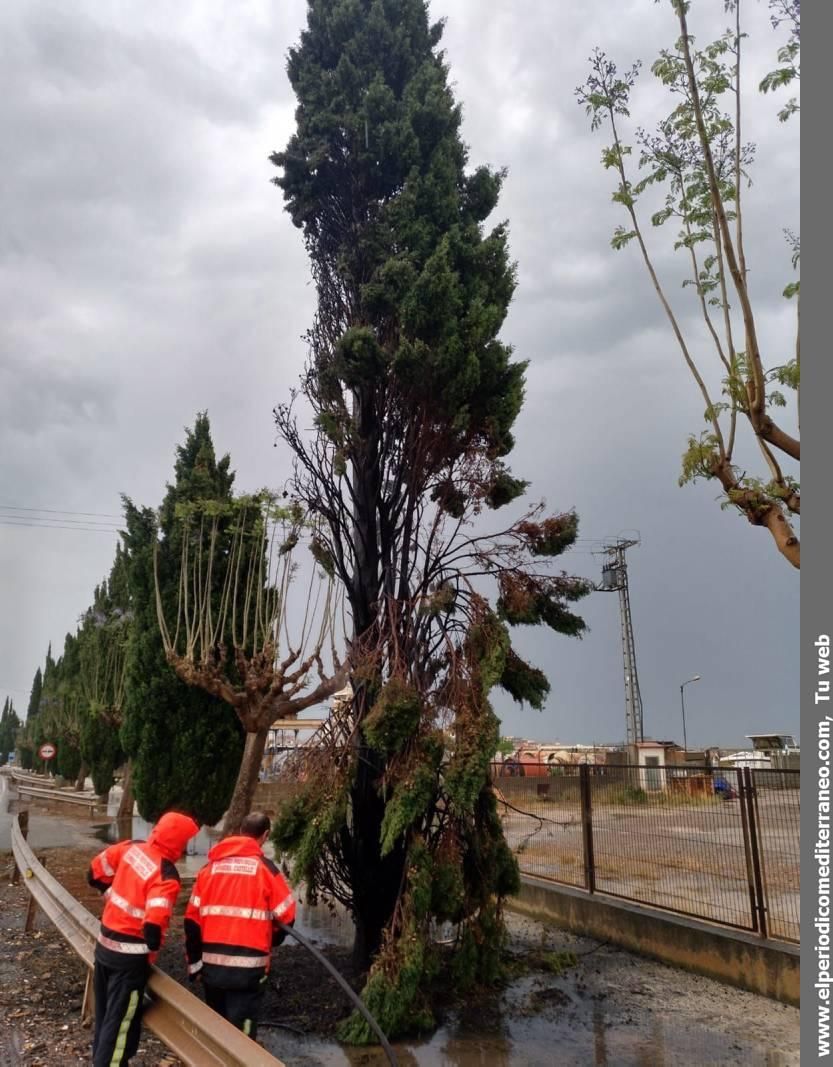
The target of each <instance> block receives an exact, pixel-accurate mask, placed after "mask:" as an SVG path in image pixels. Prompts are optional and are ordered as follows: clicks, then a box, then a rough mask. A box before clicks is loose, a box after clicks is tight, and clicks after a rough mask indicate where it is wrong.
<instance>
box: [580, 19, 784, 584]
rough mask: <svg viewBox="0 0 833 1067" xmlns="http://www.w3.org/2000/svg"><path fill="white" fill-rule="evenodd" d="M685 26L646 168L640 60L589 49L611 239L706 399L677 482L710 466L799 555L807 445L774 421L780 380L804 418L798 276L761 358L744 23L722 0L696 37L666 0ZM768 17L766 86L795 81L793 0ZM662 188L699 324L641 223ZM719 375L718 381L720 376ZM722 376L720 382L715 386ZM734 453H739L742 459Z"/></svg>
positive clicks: (655, 216) (778, 541)
mask: <svg viewBox="0 0 833 1067" xmlns="http://www.w3.org/2000/svg"><path fill="white" fill-rule="evenodd" d="M670 3H671V7H672V9H673V12H674V16H675V18H676V22H677V27H678V30H679V37H678V39H677V41H676V44H675V45H674V47H673V48H670V49H664V50H663V51H662V52H661V53H660V56H659V58H658V59H657V60H656V62H655V63H654V64H653V66H652V68H651V69H652V71H653V73H654V75H655V76H656V77H657V79H658V80H659V81H660V83H661V84H662V85H663V87H664V88H665V89H666V91H667V92H668V94H669V96H670V97H671V100H672V101H673V109H672V111H671V112H670V114H669V115H668V116H667V117H666V118H664V119H663V120H662V121H661V122H660V123H659V124H658V127H657V129H656V131H655V132H653V133H649V132H647V131H646V130H644V129H641V128H640V129H637V130H636V133H635V137H636V142H637V145H638V149H639V156H638V170H639V172H640V174H641V176H640V177H638V178H637V177H635V176H634V174H633V169H632V163H631V159H632V153H633V149H632V146H631V145H630V144H628V143H627V140H626V134H625V131H624V126H625V123H626V120H627V119H628V118H629V117H630V103H631V93H632V90H633V87H634V84H635V82H636V79H637V76H638V73H639V67H640V64H639V63H636V64H635V65H634V66H633V67H631V68H630V69H629V70H627V71H625V72H620V71H619V70H618V68H617V66H616V64H615V63H614V62H613V61H612V60H611V59H609V58H608V56H607V55H606V54H605V53H604V52H603V51H601V50H599V49H596V50H595V51H594V53H593V55H592V56H591V59H590V67H591V69H590V74H589V76H588V78H587V81H586V82H585V83H584V85H582V86H580V87H579V88H578V89H577V90H576V94H577V99H578V103H579V104H581V105H582V106H583V107H585V109H586V111H587V113H588V115H589V116H590V119H591V128H592V129H594V130H596V129H599V128H600V127H602V126H604V127H606V128H607V129H608V130H609V132H610V134H611V136H612V143H611V144H610V146H609V147H607V148H605V149H604V151H603V153H602V162H603V165H604V166H605V168H606V169H609V170H612V171H613V172H614V173H615V174H616V176H617V179H618V184H617V188H616V191H615V192H614V194H613V200H614V202H616V203H617V204H619V205H620V206H621V207H622V209H623V210H624V211H625V212H626V214H627V216H628V222H627V224H626V225H624V226H618V227H617V228H616V230H615V232H614V235H613V239H612V242H611V243H612V245H613V248H614V249H622V248H625V247H626V246H628V245H630V244H631V242H634V241H635V242H636V245H637V246H638V248H639V253H640V257H641V259H642V262H643V264H644V266H645V269H646V271H647V273H648V275H649V277H650V280H651V283H652V285H653V287H654V290H655V292H656V294H657V296H658V298H659V301H660V304H661V306H662V308H663V311H664V313H665V316H666V318H667V319H668V321H669V323H670V326H671V329H672V331H673V333H674V337H675V339H676V342H677V345H678V347H679V349H680V351H681V353H682V356H683V360H684V362H685V364H686V366H687V368H688V370H689V372H690V374H691V376H692V377H693V379H694V381H695V383H696V386H697V389H698V390H699V393H700V396H701V397H702V401H703V405H704V417H705V421H706V423H707V427H708V428H707V429H706V430H705V431H704V432H703V433H701V434H695V435H691V436H690V437H689V439H688V447H687V450H686V452H685V454H684V455H683V462H682V474H681V477H680V484H681V485H683V484H685V483H686V482H693V481H696V480H697V479H701V478H702V479H706V480H709V481H715V482H717V483H718V484H719V485H720V487H721V490H722V498H723V502H724V506H726V507H729V508H733V509H736V510H737V511H738V512H739V513H740V514H741V515H743V516H744V517H745V518H746V519H747V520H748V521H749V522H750V523H751V524H752V525H753V526H758V527H763V528H765V529H767V530H768V531H769V533H770V534H771V536H772V538H773V540H774V543H775V545H776V547H777V549H778V551H779V552H781V554H782V555H783V556H784V557H785V559H787V561H788V562H789V563H790V564H792V566H794V567H796V568H798V567H799V566H800V544H799V539H798V536H797V534H796V530H795V521H796V519H797V517H798V516H799V514H800V511H801V495H800V488H799V483H798V481H797V477H796V473H797V464H798V462H799V460H800V456H801V448H800V442H799V437H798V433H797V431H793V429H792V428H791V426H790V423H789V420H788V421H787V422H786V423H784V422H782V421H780V417H779V421H776V418H775V411H776V409H783V408H785V407H786V406H787V400H786V396H785V393H784V392H782V391H781V390H782V389H783V390H786V391H787V392H789V391H792V392H793V393H794V394H795V413H796V424H797V423H798V410H799V390H800V344H799V316H798V301H799V283H798V282H797V281H796V282H793V283H790V284H789V285H788V286H787V287H786V288H785V289H784V296H785V297H787V298H794V299H795V302H796V340H795V350H794V352H793V353H784V354H782V355H781V356H780V358H778V359H777V362H775V363H774V365H773V364H770V365H767V363H766V362H765V353H766V347H767V346H766V341H765V339H762V338H761V336H760V331H759V326H760V318H761V317H760V315H756V312H755V309H754V306H753V297H752V292H751V289H750V285H749V268H748V266H747V261H746V245H745V240H744V220H745V214H746V211H747V206H746V200H745V198H742V192H743V188H744V183H745V180H746V178H747V170H748V168H749V166H750V165H751V163H752V161H753V156H754V145H752V144H749V143H747V142H745V141H744V139H743V119H744V110H743V109H744V100H745V99H746V97H745V93H746V89H745V85H744V82H743V79H742V73H743V68H742V57H743V49H744V40H745V36H746V35H745V33H744V32H743V30H742V25H741V0H727V2H726V3H725V5H724V6H725V9H726V11H727V12H729V13H731V14H732V15H733V25H732V26H730V27H729V28H728V29H727V30H726V32H725V33H724V34H723V35H722V36H721V37H720V38H719V39H718V40H716V41H714V42H712V43H710V44H707V45H705V46H704V47H702V48H701V47H698V46H697V43H696V40H695V38H694V36H693V35H692V34H691V31H690V28H689V11H690V8H691V4H690V3H688V2H684V0H670ZM770 10H771V12H772V20H771V21H772V23H773V26H774V27H775V28H776V29H778V28H779V27H781V26H782V25H784V24H786V25H787V28H788V33H789V40H788V43H787V45H786V46H784V48H782V49H781V50H780V51H779V57H778V58H779V63H781V66H780V67H779V68H778V69H777V70H775V71H773V72H772V73H770V74H769V75H768V76H767V77H766V78H765V79H764V80H763V82H762V83H761V85H760V89H761V90H762V91H765V92H766V91H770V90H773V89H776V88H778V87H779V86H783V85H788V84H790V83H792V82H793V81H795V80H797V79H798V78H799V38H800V3H799V0H770ZM797 111H798V105H797V103H796V102H795V100H791V101H790V102H789V103H788V104H787V105H786V107H785V109H784V110H783V111H782V112H781V114H780V116H779V117H780V118H781V119H782V120H783V119H786V118H788V117H789V115H791V114H794V113H796V112H797ZM652 189H654V190H659V191H661V193H662V195H663V197H664V200H663V201H662V204H661V206H659V204H658V203H657V204H654V205H653V206H654V207H658V210H655V211H654V212H653V213H652V214H651V224H652V226H654V227H662V226H664V225H665V224H666V223H668V222H669V221H671V220H673V223H674V224H675V225H676V226H677V228H678V230H677V235H676V239H675V242H674V248H675V250H677V251H679V252H680V254H681V255H682V256H683V257H684V260H685V262H686V264H687V270H686V276H685V279H684V281H683V285H684V286H686V287H689V288H690V289H691V292H692V293H693V296H694V299H695V301H696V306H697V309H698V314H699V317H700V320H701V325H702V333H701V334H697V333H696V331H695V330H694V328H693V327H691V326H690V324H689V323H687V322H686V321H685V319H683V318H681V317H680V315H679V314H678V313H677V312H676V311H675V310H674V308H673V306H672V303H673V302H672V299H671V297H670V295H669V291H668V289H667V286H666V284H665V283H664V282H663V280H662V279H661V277H660V272H659V270H658V269H657V266H656V258H655V254H654V253H653V252H652V251H651V250H650V249H649V235H648V232H647V231H646V228H645V225H644V211H643V209H644V202H645V198H646V196H647V195H648V194H649V191H650V190H652ZM787 237H788V240H789V242H790V244H791V246H792V263H793V268H794V269H795V268H797V266H798V261H799V245H798V240H797V238H795V237H794V236H793V235H792V234H791V233H789V232H788V233H787ZM703 340H705V344H706V346H707V347H709V348H710V349H711V351H712V354H713V356H714V358H715V360H716V363H715V364H714V365H713V367H714V372H713V371H712V368H710V367H708V366H706V365H704V362H703V359H702V357H701V355H700V353H701V350H702V342H703ZM716 380H719V383H720V384H719V386H715V384H714V383H715V381H716ZM718 388H719V393H718V392H717V389H718ZM744 429H746V430H747V431H748V435H749V439H750V440H751V441H753V442H754V443H755V444H754V447H755V448H756V449H757V451H758V453H759V458H760V460H761V461H762V463H763V466H764V470H765V473H763V474H760V475H754V474H751V473H749V472H748V470H747V469H746V467H745V463H746V462H747V459H746V455H745V453H744V452H743V447H744V433H743V431H744ZM739 453H740V458H739Z"/></svg>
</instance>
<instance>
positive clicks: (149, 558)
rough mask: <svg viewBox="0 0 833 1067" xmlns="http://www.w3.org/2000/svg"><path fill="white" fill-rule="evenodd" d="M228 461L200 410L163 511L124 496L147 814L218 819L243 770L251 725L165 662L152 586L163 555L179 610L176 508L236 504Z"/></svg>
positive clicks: (167, 586) (129, 669)
mask: <svg viewBox="0 0 833 1067" xmlns="http://www.w3.org/2000/svg"><path fill="white" fill-rule="evenodd" d="M230 464H231V461H230V459H229V457H228V456H227V455H226V456H223V457H222V458H221V459H219V460H218V459H217V458H216V455H215V452H214V445H213V443H212V440H211V428H210V423H209V419H208V416H207V414H205V413H202V414H200V415H198V416H197V419H196V422H195V424H194V427H193V429H191V430H187V431H186V437H185V442H184V444H183V445H181V446H179V447H178V448H177V452H176V463H175V478H174V482H173V484H170V485H168V488H167V493H166V495H165V499H164V501H163V503H162V506H161V509H160V512H159V515H158V516H157V514H156V513H155V512H154V511H153V510H152V509H150V508H140V507H137V506H135V505H134V504H133V503H132V502H131V501H130V500H128V499H125V501H124V507H125V519H126V526H127V529H126V532H125V535H124V541H125V547H126V550H127V557H128V565H127V573H128V582H129V587H130V599H131V609H132V612H133V620H132V635H131V640H130V645H129V649H128V655H127V666H126V677H125V695H124V709H123V714H124V723H123V725H122V728H121V741H122V745H123V748H124V750H125V752H126V753H127V754H128V755H129V756H130V758H131V760H132V763H133V788H134V790H135V795H136V801H137V804H138V807H139V812H140V814H141V815H142V816H143V817H144V818H146V819H148V820H151V821H152V820H155V819H157V818H158V817H159V815H160V814H161V813H162V812H164V811H165V810H166V809H168V808H172V807H175V808H177V809H178V810H181V811H186V812H189V813H191V814H193V815H194V817H195V818H196V819H198V820H199V821H201V822H204V823H209V824H212V825H213V824H214V823H216V822H217V821H218V820H219V818H220V817H221V816H222V814H223V812H224V811H225V810H226V807H227V805H228V802H229V799H230V797H231V793H232V790H233V788H234V782H235V779H236V777H237V771H238V768H239V766H240V759H241V755H242V750H243V731H242V729H241V727H240V724H239V723H238V721H237V720H236V718H235V717H234V716H233V715H231V714H230V712H229V709H228V706H227V705H226V704H225V703H224V702H223V701H222V700H220V699H218V698H217V697H214V696H210V695H208V694H206V693H204V692H201V691H199V690H198V689H195V688H193V687H191V686H188V685H186V684H185V682H182V681H181V680H180V679H179V678H178V677H177V676H176V674H175V672H174V670H173V669H172V667H171V666H170V665H169V664H168V662H167V659H166V656H165V648H164V645H163V642H162V636H161V634H160V631H159V624H158V619H157V605H156V590H155V584H154V557H156V568H157V573H158V579H159V585H160V589H161V597H162V601H163V604H164V606H165V610H166V611H169V612H172V613H173V614H174V615H175V613H176V602H177V596H178V589H179V581H180V569H179V568H180V561H181V555H182V543H181V536H182V535H181V529H180V524H179V522H178V521H177V518H176V510H177V507H178V506H180V505H182V504H185V503H187V502H189V501H197V500H215V501H229V500H231V497H232V485H233V481H234V474H233V472H232V471H231V470H230Z"/></svg>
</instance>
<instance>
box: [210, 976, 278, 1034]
mask: <svg viewBox="0 0 833 1067" xmlns="http://www.w3.org/2000/svg"><path fill="white" fill-rule="evenodd" d="M264 986H265V983H263V982H261V984H260V985H258V986H256V987H255V988H254V989H222V988H221V987H220V986H214V985H206V984H205V982H203V988H204V989H205V1002H206V1004H207V1005H208V1006H209V1008H211V1009H212V1010H213V1011H216V1012H217V1014H218V1015H222V1016H223V1018H224V1019H228V1021H229V1022H230V1023H231V1024H232V1026H236V1027H237V1029H238V1030H242V1031H243V1033H244V1034H248V1035H249V1037H250V1038H251V1039H252V1040H254V1039H255V1038H256V1037H257V1024H258V1020H259V1017H260V1009H261V1006H262V1004H263V993H264Z"/></svg>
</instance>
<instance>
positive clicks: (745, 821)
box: [494, 765, 799, 942]
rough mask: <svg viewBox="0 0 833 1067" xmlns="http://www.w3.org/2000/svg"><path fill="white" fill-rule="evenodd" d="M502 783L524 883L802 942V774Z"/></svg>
mask: <svg viewBox="0 0 833 1067" xmlns="http://www.w3.org/2000/svg"><path fill="white" fill-rule="evenodd" d="M495 770H496V772H497V771H498V767H497V766H496V768H495ZM494 785H495V788H496V790H497V793H498V798H499V802H500V803H499V808H500V810H501V814H502V816H503V822H504V830H505V833H506V836H507V839H508V841H509V844H510V846H511V847H512V848H513V850H514V851H515V853H516V854H517V857H518V862H519V864H520V867H521V870H522V871H523V872H524V873H526V874H534V875H537V876H539V877H541V878H549V879H551V880H553V881H556V882H562V883H565V884H567V885H572V886H578V887H580V888H584V889H587V890H588V891H589V892H591V893H606V894H609V895H611V896H617V897H623V898H625V899H627V900H633V901H638V902H641V903H645V904H651V905H654V906H658V907H662V908H666V909H668V910H671V911H676V912H680V913H682V914H685V915H692V916H696V917H698V918H702V919H708V920H710V921H712V922H719V923H723V924H725V925H727V926H734V927H739V928H741V929H744V930H751V931H754V932H757V933H759V934H760V935H761V936H763V937H772V938H777V939H779V940H784V941H796V942H797V941H798V940H799V903H798V902H799V788H798V786H799V772H798V771H792V770H777V771H772V770H751V769H749V768H745V769H734V768H733V769H723V768H720V769H716V768H711V767H705V766H697V767H694V766H690V765H686V766H684V767H674V766H668V767H636V766H631V765H615V766H611V765H600V766H591V765H582V766H560V767H554V768H551V773H550V774H549V775H546V776H536V777H506V778H504V777H500V776H499V774H496V777H495V780H494Z"/></svg>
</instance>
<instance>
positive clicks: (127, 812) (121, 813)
mask: <svg viewBox="0 0 833 1067" xmlns="http://www.w3.org/2000/svg"><path fill="white" fill-rule="evenodd" d="M116 818H117V819H119V820H122V819H132V818H133V761H132V760H128V761H127V765H126V766H125V769H124V778H123V779H122V792H121V803H120V804H119V810H118V812H117V813H116Z"/></svg>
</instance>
